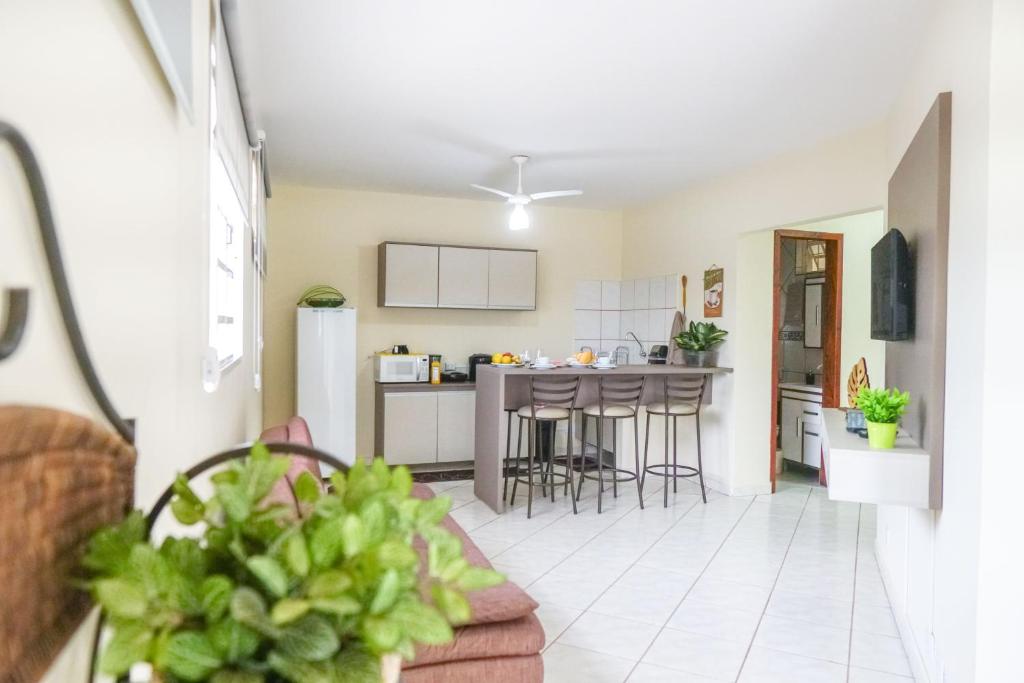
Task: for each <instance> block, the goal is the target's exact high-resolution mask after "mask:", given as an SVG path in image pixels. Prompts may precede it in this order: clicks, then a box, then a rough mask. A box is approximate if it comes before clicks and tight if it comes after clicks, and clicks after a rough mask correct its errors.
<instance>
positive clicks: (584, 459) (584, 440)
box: [576, 413, 587, 501]
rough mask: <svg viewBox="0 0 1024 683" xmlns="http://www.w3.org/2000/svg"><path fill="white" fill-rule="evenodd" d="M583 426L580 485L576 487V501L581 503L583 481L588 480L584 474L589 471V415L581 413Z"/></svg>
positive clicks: (581, 433)
mask: <svg viewBox="0 0 1024 683" xmlns="http://www.w3.org/2000/svg"><path fill="white" fill-rule="evenodd" d="M580 417H581V418H582V422H583V425H582V427H581V428H580V439H581V444H580V483H579V484H578V485H577V486H576V500H577V501H579V499H580V495H582V494H583V480H584V479H586V477H585V476H584V473H585V472H586V470H587V415H586V413H580Z"/></svg>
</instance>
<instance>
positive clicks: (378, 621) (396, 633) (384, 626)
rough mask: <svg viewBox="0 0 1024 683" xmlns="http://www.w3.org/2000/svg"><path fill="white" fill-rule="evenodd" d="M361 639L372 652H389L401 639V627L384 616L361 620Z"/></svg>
mask: <svg viewBox="0 0 1024 683" xmlns="http://www.w3.org/2000/svg"><path fill="white" fill-rule="evenodd" d="M362 633H363V639H364V640H365V641H366V644H367V645H368V646H369V647H370V649H371V650H373V651H374V652H391V651H392V650H393V649H394V648H395V646H396V645H397V644H398V641H399V640H401V638H402V626H401V624H399V623H398V621H394V620H392V619H390V618H388V617H386V616H379V617H367V618H366V619H364V620H363V630H362Z"/></svg>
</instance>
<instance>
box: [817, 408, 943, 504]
mask: <svg viewBox="0 0 1024 683" xmlns="http://www.w3.org/2000/svg"><path fill="white" fill-rule="evenodd" d="M822 412H823V416H824V425H823V426H824V441H823V445H824V453H825V469H826V473H827V475H828V497H829V498H830V499H831V500H845V501H851V502H855V503H877V504H881V505H903V506H906V507H912V508H923V509H929V508H934V507H936V506H933V505H932V501H931V498H930V496H929V484H930V475H929V471H930V468H931V456H930V455H929V454H928V453H927V452H926V451H924V450H922V449H921V448H919V447H918V445H917V443H915V442H914V440H913V439H911V438H910V436H908V435H907V434H906V433H905V432H904V431H903V430H900V432H899V435H898V436H897V437H896V447H895V448H892V449H886V450H880V449H873V448H870V447H869V446H868V442H867V439H863V438H861V437H859V436H857V435H856V434H852V433H850V432H848V431H846V413H845V411H842V410H839V409H837V408H825V409H824V410H823V411H822Z"/></svg>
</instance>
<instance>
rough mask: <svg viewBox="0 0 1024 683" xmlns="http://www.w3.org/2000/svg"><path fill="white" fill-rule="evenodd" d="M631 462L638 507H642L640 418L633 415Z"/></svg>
mask: <svg viewBox="0 0 1024 683" xmlns="http://www.w3.org/2000/svg"><path fill="white" fill-rule="evenodd" d="M633 462H634V463H635V464H636V495H637V497H638V498H639V499H640V509H641V510H643V509H644V483H643V478H642V477H641V475H640V472H641V469H640V418H639V417H637V416H636V415H635V414H634V415H633Z"/></svg>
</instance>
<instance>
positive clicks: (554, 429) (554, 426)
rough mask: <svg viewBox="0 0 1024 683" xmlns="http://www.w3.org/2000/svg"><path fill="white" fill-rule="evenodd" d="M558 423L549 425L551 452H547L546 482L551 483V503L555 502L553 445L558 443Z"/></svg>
mask: <svg viewBox="0 0 1024 683" xmlns="http://www.w3.org/2000/svg"><path fill="white" fill-rule="evenodd" d="M557 435H558V422H552V423H551V450H549V451H548V481H549V482H550V483H551V502H552V503H554V502H555V444H556V443H557V442H558V439H557V438H556V436H557Z"/></svg>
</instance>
